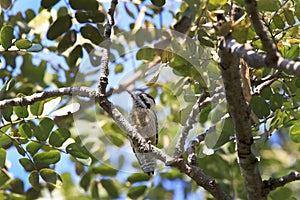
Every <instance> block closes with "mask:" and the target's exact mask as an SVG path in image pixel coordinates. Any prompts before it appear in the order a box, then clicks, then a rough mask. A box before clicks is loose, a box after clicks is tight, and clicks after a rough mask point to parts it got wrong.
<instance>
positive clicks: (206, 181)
mask: <svg viewBox="0 0 300 200" xmlns="http://www.w3.org/2000/svg"><path fill="white" fill-rule="evenodd" d="M170 166H172V167H175V168H177V169H179V170H180V171H181V172H182V173H185V174H186V175H188V176H189V177H190V178H191V179H193V180H194V181H195V182H196V183H197V185H200V186H201V187H203V188H204V189H205V190H206V191H208V192H209V193H210V194H211V195H213V196H214V198H216V199H218V200H219V199H220V200H230V199H232V198H230V197H229V196H228V195H227V194H226V193H225V192H224V190H223V189H222V188H221V187H220V185H219V184H217V183H216V181H215V180H214V179H212V178H210V177H209V176H207V175H206V174H205V173H204V172H203V171H202V170H201V169H200V168H199V167H198V166H193V165H192V166H189V165H187V164H186V163H185V162H184V159H183V158H178V159H176V162H172V164H171V165H170Z"/></svg>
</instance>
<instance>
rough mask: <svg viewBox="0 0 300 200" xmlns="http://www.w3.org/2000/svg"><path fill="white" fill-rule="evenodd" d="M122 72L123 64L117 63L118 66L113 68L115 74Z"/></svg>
mask: <svg viewBox="0 0 300 200" xmlns="http://www.w3.org/2000/svg"><path fill="white" fill-rule="evenodd" d="M123 70H124V66H123V64H120V63H119V64H117V65H116V67H115V73H116V74H118V73H121V72H123Z"/></svg>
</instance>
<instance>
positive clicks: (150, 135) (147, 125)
mask: <svg viewBox="0 0 300 200" xmlns="http://www.w3.org/2000/svg"><path fill="white" fill-rule="evenodd" d="M128 93H129V94H130V95H131V97H132V99H133V105H132V110H131V112H130V115H129V122H130V124H131V125H132V126H135V128H136V129H137V131H138V132H139V133H140V134H141V136H142V137H143V138H145V139H146V141H148V142H149V143H151V144H152V145H155V146H157V142H158V123H157V116H156V112H155V100H154V98H153V97H151V96H150V95H149V94H147V93H144V92H142V93H137V94H134V93H132V92H130V91H128ZM129 140H130V144H131V147H132V149H133V152H134V153H135V156H136V158H137V160H138V162H139V164H140V166H141V169H142V170H143V172H144V173H147V174H148V175H151V174H152V175H153V174H154V170H155V159H154V156H153V154H152V153H151V152H141V151H140V149H139V144H138V143H137V141H132V140H131V139H130V138H129Z"/></svg>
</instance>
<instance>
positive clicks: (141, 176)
mask: <svg viewBox="0 0 300 200" xmlns="http://www.w3.org/2000/svg"><path fill="white" fill-rule="evenodd" d="M149 179H150V176H149V175H147V174H145V173H134V174H132V175H130V176H129V177H128V178H127V181H129V182H130V183H131V184H132V183H135V182H140V181H148V180H149Z"/></svg>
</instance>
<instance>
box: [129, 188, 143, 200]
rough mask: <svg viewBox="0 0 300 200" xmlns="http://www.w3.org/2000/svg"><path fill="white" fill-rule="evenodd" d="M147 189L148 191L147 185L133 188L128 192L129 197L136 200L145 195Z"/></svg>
mask: <svg viewBox="0 0 300 200" xmlns="http://www.w3.org/2000/svg"><path fill="white" fill-rule="evenodd" d="M146 189H147V186H145V185H140V186H136V187H132V188H130V189H129V190H128V192H127V196H128V197H130V198H132V199H136V198H138V197H140V196H141V195H143V194H144V193H145V191H146Z"/></svg>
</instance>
